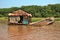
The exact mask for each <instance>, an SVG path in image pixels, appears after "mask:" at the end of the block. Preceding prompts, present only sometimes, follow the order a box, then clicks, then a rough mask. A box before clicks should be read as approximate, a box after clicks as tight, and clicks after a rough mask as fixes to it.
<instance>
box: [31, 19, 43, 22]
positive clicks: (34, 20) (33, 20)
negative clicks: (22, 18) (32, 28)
mask: <svg viewBox="0 0 60 40" xmlns="http://www.w3.org/2000/svg"><path fill="white" fill-rule="evenodd" d="M40 20H42V18H32V22H36V21H40Z"/></svg>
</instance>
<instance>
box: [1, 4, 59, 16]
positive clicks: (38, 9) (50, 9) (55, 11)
mask: <svg viewBox="0 0 60 40" xmlns="http://www.w3.org/2000/svg"><path fill="white" fill-rule="evenodd" d="M19 9H21V10H24V11H26V12H28V13H30V14H32V16H33V17H51V16H53V17H60V4H53V5H52V4H49V5H48V6H37V5H32V6H22V7H11V8H0V17H3V16H8V13H11V12H13V11H16V10H19Z"/></svg>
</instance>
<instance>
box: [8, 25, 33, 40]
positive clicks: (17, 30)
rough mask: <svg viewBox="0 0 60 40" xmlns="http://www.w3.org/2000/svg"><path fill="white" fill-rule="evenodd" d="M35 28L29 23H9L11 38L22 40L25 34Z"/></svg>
mask: <svg viewBox="0 0 60 40" xmlns="http://www.w3.org/2000/svg"><path fill="white" fill-rule="evenodd" d="M32 30H33V28H32V27H31V26H27V25H8V35H9V38H10V39H9V40H12V39H13V40H17V39H18V38H19V40H22V39H23V37H22V36H24V35H26V34H28V33H29V32H30V31H32Z"/></svg>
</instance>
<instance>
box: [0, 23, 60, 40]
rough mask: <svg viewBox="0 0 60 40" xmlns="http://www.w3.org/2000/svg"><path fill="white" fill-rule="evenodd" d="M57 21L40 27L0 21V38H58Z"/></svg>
mask: <svg viewBox="0 0 60 40" xmlns="http://www.w3.org/2000/svg"><path fill="white" fill-rule="evenodd" d="M59 23H60V22H57V23H54V24H52V25H49V26H42V27H34V26H27V25H7V24H3V23H0V40H60V24H59Z"/></svg>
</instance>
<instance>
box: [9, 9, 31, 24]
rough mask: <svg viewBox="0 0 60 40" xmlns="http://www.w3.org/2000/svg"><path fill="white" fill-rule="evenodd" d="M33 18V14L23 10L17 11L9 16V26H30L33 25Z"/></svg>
mask: <svg viewBox="0 0 60 40" xmlns="http://www.w3.org/2000/svg"><path fill="white" fill-rule="evenodd" d="M31 18H32V15H31V14H29V13H27V12H25V11H23V10H17V11H14V12H12V13H9V14H8V24H12V23H13V24H29V23H31Z"/></svg>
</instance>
